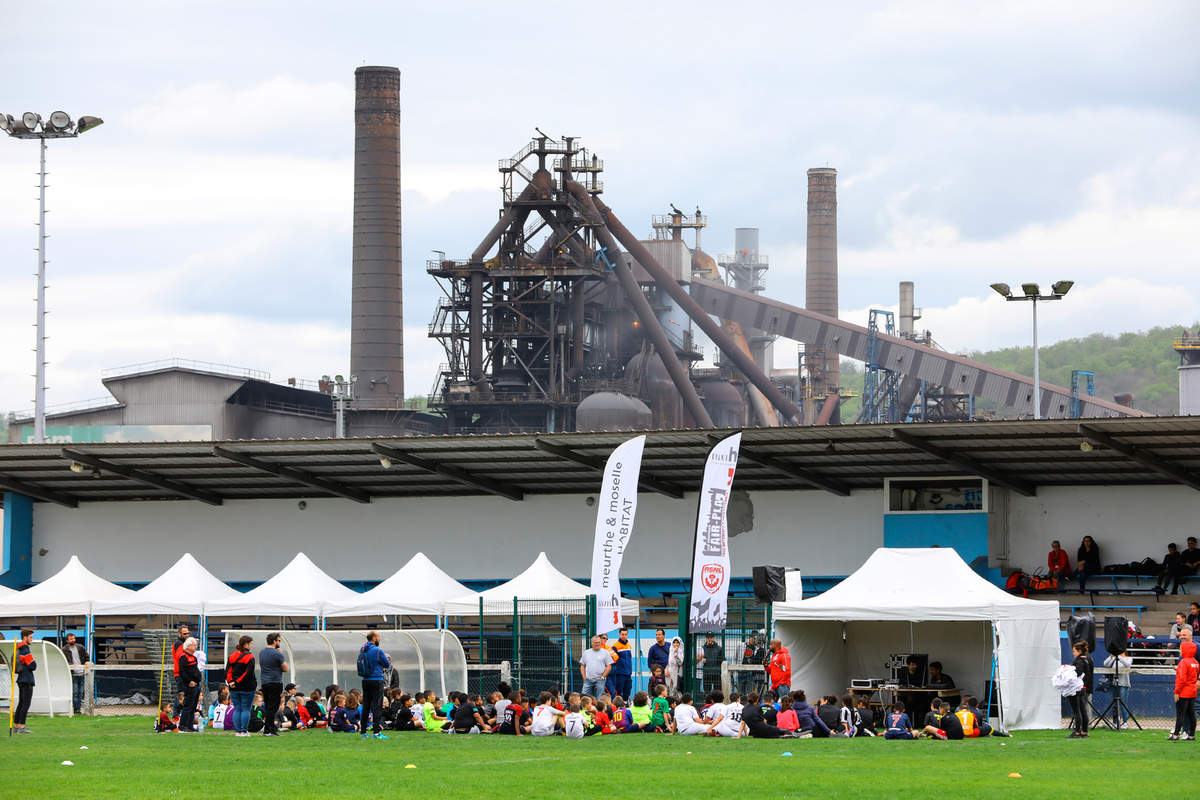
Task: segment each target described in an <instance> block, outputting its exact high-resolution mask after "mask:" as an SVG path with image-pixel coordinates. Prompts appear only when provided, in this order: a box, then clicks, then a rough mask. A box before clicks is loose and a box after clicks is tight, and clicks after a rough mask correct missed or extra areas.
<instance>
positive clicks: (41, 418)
mask: <svg viewBox="0 0 1200 800" xmlns="http://www.w3.org/2000/svg"><path fill="white" fill-rule="evenodd" d="M103 122H104V120H102V119H100V118H99V117H88V116H84V117H80V118H79V124H78V125H76V124H75V123H73V122H72V121H71V115H70V114H68V113H67V112H65V111H55V112H53V113H52V114H50V116H49V118H48V119H47V120H46V121H45V122H44V123H43V122H42V115H41V114H38V113H37V112H36V111H26V112H25V113H24V114H22V115H21V116H20V117H19V118H17V119H14V118H13V117H12V116H11V115H9V114H0V131H3V132H4V133H7V134H8V135H9V136H11V137H13V138H14V139H37V140H38V143H39V146H40V151H41V160H40V165H41V168H40V169H39V170H38V176H39V178H40V181H39V184H40V186H39V189H40V191H39V193H38V246H37V247H36V248H35V250H37V254H38V256H37V258H38V268H37V318H36V321H35V322H34V327H36V328H37V346H36V347H35V348H34V351H35V352H36V353H37V361H36V363H35V370H34V395H33V441H34V442H38V443H41V442H44V441H46V238H47V237H46V140H47V139H74V138H75V137H76V136H78V135H79V134H81V133H83V132H84V131H87V130H91V129H92V128H94V127H96V126H97V125H100V124H102V123H103ZM39 126H40V130H39ZM71 468H72V469H74V468H75V467H74V465H72V467H71Z"/></svg>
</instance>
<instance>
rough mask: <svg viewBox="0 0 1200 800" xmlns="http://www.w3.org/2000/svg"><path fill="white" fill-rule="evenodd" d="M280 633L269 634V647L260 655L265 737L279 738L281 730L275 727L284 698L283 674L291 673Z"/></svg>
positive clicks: (259, 666) (259, 664) (259, 667)
mask: <svg viewBox="0 0 1200 800" xmlns="http://www.w3.org/2000/svg"><path fill="white" fill-rule="evenodd" d="M281 638H282V637H281V636H280V635H279V632H278V631H274V632H272V633H268V634H267V646H266V647H264V648H263V649H262V650H261V651H260V652H259V654H258V669H259V679H260V682H261V683H262V696H263V708H264V709H265V713H264V715H263V717H264V719H263V736H278V735H279V729H278V728H277V727H276V725H275V713H276V712H277V711H279V701H280V699H282V697H283V673H285V672H290V670H289V669H288V663H287V661H285V660H284V658H283V652H282V651H281V650H280V645H281V644H282V643H281V642H280V639H281Z"/></svg>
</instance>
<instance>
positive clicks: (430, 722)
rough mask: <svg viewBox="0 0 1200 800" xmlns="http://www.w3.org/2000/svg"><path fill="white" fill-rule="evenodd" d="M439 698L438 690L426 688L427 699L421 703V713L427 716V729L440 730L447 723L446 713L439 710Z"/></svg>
mask: <svg viewBox="0 0 1200 800" xmlns="http://www.w3.org/2000/svg"><path fill="white" fill-rule="evenodd" d="M437 699H438V696H437V692H435V691H434V690H433V689H426V690H425V700H424V701H423V702H422V703H421V713H422V714H423V716H424V717H425V730H427V731H440V730H441V729H442V726H443V725H445V724H446V715H445V714H442V713H441V712H439V711H438V708H437Z"/></svg>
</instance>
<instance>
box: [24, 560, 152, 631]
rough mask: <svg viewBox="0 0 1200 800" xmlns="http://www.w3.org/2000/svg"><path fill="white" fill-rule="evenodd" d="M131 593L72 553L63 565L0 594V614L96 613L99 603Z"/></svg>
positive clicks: (126, 597)
mask: <svg viewBox="0 0 1200 800" xmlns="http://www.w3.org/2000/svg"><path fill="white" fill-rule="evenodd" d="M133 596H134V592H133V591H132V590H131V589H126V588H125V587H124V586H117V585H116V584H115V583H109V582H108V581H106V580H104V578H101V577H100V576H99V575H97V574H95V573H94V572H92V571H91V570H89V569H88V568H87V567H85V566H84V565H83V563H82V562H81V561H80V560H79V558H78V557H77V556H71V559H70V561H68V562H67V563H66V566H64V567H63V568H62V569H60V570H59V571H58V572H56V573H54V574H53V575H51V576H50V577H49V578H46V580H44V581H42V582H41V583H39V584H36V585H34V586H31V587H29V588H28V589H26V590H25V591H23V592H17V593H16V594H11V595H7V596H5V597H3V598H0V617H31V616H72V615H80V616H87V617H91V616H93V615H94V614H96V613H98V612H97V611H96V607H97V606H98V605H102V604H104V603H116V602H124V601H127V600H130V599H131V598H132V597H133Z"/></svg>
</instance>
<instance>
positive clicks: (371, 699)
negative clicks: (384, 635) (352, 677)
mask: <svg viewBox="0 0 1200 800" xmlns="http://www.w3.org/2000/svg"><path fill="white" fill-rule="evenodd" d="M391 666H392V662H391V659H389V658H388V656H387V653H385V652H383V648H382V647H380V646H379V631H367V642H366V644H364V645H363V646H362V648H361V649H360V650H359V651H358V674H359V675H361V676H362V690H363V712H362V716H361V717H360V718H359V721H358V726H359V727H358V732H359V735H361V736H362V738H364V739H365V738H367V717H368V715H369V716H370V718H371V731H372V733H374V734H375V738H376V739H386V738H388V737H386V736H384V735H383V733H382V731H383V673H384V671H386V670H387V669H388V668H389V667H391Z"/></svg>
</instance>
